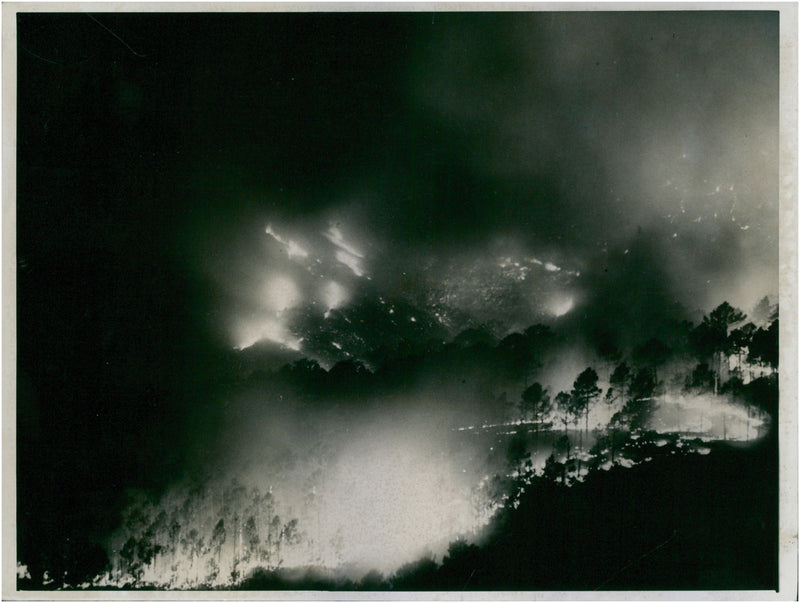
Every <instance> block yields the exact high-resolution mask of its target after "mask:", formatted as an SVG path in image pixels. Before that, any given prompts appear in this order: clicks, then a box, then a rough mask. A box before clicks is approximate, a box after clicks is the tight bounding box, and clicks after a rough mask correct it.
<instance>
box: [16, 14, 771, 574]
mask: <svg viewBox="0 0 800 603" xmlns="http://www.w3.org/2000/svg"><path fill="white" fill-rule="evenodd" d="M778 26H779V23H778V13H775V12H757V13H755V12H678V13H661V12H642V13H611V12H607V13H606V12H601V13H586V12H574V13H547V12H545V13H436V14H433V13H380V14H366V13H338V14H333V13H328V14H314V13H309V14H303V13H297V14H118V13H115V14H100V13H98V14H91V15H89V14H82V13H75V14H26V13H24V12H23V13H20V14H19V15H18V16H17V34H18V40H17V41H18V45H17V69H18V83H17V112H18V121H17V142H18V144H17V198H16V207H17V230H16V235H17V262H18V264H17V329H18V331H17V333H18V337H17V354H18V362H17V374H18V379H17V388H18V398H17V441H18V450H17V459H18V461H17V478H18V481H17V487H18V490H17V494H18V499H17V500H18V521H19V547H20V556H21V557H22V556H24V555H29V556H31V558H32V557H33V555H32V554H31V552H32V551H37V552H42V551H43V553H42V554H43V555H44V557H45V558H46V559H54V558H61V557H63V556H64V554H65V553H64V551H68V552H69V551H72V550H73V548H74V549H76V550H77V549H81V550H89V549H90V545H92V546H94V545H101V544H102V543H103V542H104V539H105V538H107V536H108V535H109V534H110V533H111V532H112V531H113V530H114V529H115V528H116V527H117V524H118V521H119V513H120V510H121V509H122V507H123V506H124V504H125V492H126V490H128V489H131V488H137V489H143V490H147V491H150V492H154V493H158V492H161V491H163V490H164V489H166V488H167V487H169V486H170V485H171V484H173V483H176V482H177V481H178V480H180V479H182V478H184V477H185V476H186V475H190V474H194V473H197V472H202V471H204V470H206V469H207V467H208V466H209V464H210V465H215V464H217V465H219V464H220V463H222V461H219V454H218V452H217V451H218V450H219V449H220V448H225V444H224V442H225V437H227V436H226V435H225V433H223V431H222V430H221V429H219V425H220V417H223V416H224V415H225V413H226V408H228V407H227V406H226V404H228V403H227V402H225V400H227V396H228V393H227V392H228V390H227V389H226V388H227V385H226V384H228V383H229V381H230V380H231V379H233V378H234V377H235V376H237V375H240V374H241V372H242V371H247V370H252V369H253V368H254V367H255V368H259V367H260V368H263V369H265V370H266V369H269V370H271V369H273V368H277V367H278V366H280V365H281V364H282V363H284V362H288V361H294V360H297V359H299V358H303V357H307V358H311V359H313V360H315V361H317V362H319V363H320V365H321V366H323V367H324V368H326V369H328V368H330V367H331V366H333V365H334V364H335V363H336V362H338V361H341V360H345V359H348V358H350V359H358V360H361V361H363V362H365V364H366V365H367V366H368V367H370V361H371V359H372V360H373V361H374V356H370V353H371V352H372V351H373V350H374V349H375V348H378V347H379V346H380V345H381V344H385V345H388V346H390V347H391V346H397V345H400V344H401V343H404V344H408V342H412V343H413V342H423V341H428V340H431V339H436V340H440V341H450V340H452V339H453V338H454V337H455V336H456V335H457V334H458V333H459V332H461V331H463V330H465V329H467V328H474V327H478V326H481V327H482V328H486V329H487V330H489V331H490V332H491V333H492V335H493V336H494V337H496V338H498V339H500V338H502V337H504V336H506V335H507V334H508V333H510V332H513V331H521V330H523V329H525V328H527V327H528V326H530V325H531V324H534V323H537V322H544V323H548V322H549V323H553V322H554V321H555V322H558V324H559V325H560V328H561V329H562V330H563V331H564V332H566V333H569V334H571V335H569V337H571V338H572V339H571V340H570V341H574V342H575V345H576V346H577V345H583V344H584V343H586V341H585V340H587V339H589V340H591V338H592V337H593V334H596V333H598V332H603V333H609V332H610V333H613V334H614V337H615V338H616V340H617V341H618V343H619V344H620V345H634V344H636V343H638V342H639V340H640V339H643V338H644V337H645V336H646V335H651V334H652V335H658V336H661V337H668V334H669V330H670V329H671V328H673V326H674V325H675V324H677V321H680V320H683V319H692V320H696V319H697V318H698V317H699V316H702V314H703V313H706V312H708V311H709V310H710V309H711V308H713V307H715V306H716V305H717V304H719V303H721V302H722V301H724V300H727V301H729V302H730V303H732V304H733V305H736V306H738V307H741V308H742V309H744V310H746V311H749V310H750V309H752V308H753V306H754V305H755V304H756V302H757V301H758V300H759V299H761V298H762V297H764V296H765V295H771V296H773V298H774V296H775V295H776V294H777V288H778V273H777V268H778V31H779V30H778ZM590 343H591V342H589V343H587V345H589V344H590ZM409 345H410V344H409ZM259 363H261V364H259ZM243 367H244V368H243ZM248 412H250V411H248ZM248 416H252V415H248ZM262 435H263V434H262ZM259 437H262V436H259ZM234 456H235V455H234ZM226 458H227V457H226ZM226 462H228V461H226ZM70 547H73V548H70ZM87 555H88V553H87ZM83 562H85V563H90V562H89V561H82V563H83ZM43 563H47V561H44V562H43Z"/></svg>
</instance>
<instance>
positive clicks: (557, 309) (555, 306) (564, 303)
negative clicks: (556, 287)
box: [549, 297, 575, 317]
mask: <svg viewBox="0 0 800 603" xmlns="http://www.w3.org/2000/svg"><path fill="white" fill-rule="evenodd" d="M574 305H575V300H574V299H573V298H572V297H557V298H556V299H554V300H553V301H551V302H550V305H549V310H550V313H551V314H552V315H553V316H556V317H558V316H564V315H565V314H567V313H568V312H569V311H570V310H572V308H573V306H574Z"/></svg>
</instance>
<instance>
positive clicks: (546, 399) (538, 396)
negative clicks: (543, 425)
mask: <svg viewBox="0 0 800 603" xmlns="http://www.w3.org/2000/svg"><path fill="white" fill-rule="evenodd" d="M520 407H521V410H522V416H523V420H524V419H525V418H526V417H527V416H529V414H532V415H533V424H534V426H533V429H534V434H535V436H534V438H535V439H534V447H536V446H538V445H539V420H540V419H541V418H542V417H544V416H545V415H546V414H547V413H549V412H550V410H551V409H552V404H551V402H550V394H548V393H547V390H546V389H544V388H543V387H542V384H541V383H538V382H537V383H534V384H533V385H531V386H530V387H528V388H527V389H526V390H525V391H523V392H522V399H521V400H520Z"/></svg>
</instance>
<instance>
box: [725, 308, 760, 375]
mask: <svg viewBox="0 0 800 603" xmlns="http://www.w3.org/2000/svg"><path fill="white" fill-rule="evenodd" d="M755 332H756V325H754V324H753V323H752V322H748V323H747V324H745V325H743V326H741V327H739V328H738V329H734V330H733V331H731V333H730V335H729V336H728V348H729V349H730V350H731V352H732V353H733V354H735V355H736V367H737V370H738V371H739V376H740V377H742V378H743V377H744V375H743V370H742V354H743V353H744V351H745V350H748V349H749V348H750V344H751V342H752V340H753V334H754V333H755Z"/></svg>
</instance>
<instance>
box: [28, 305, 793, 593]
mask: <svg viewBox="0 0 800 603" xmlns="http://www.w3.org/2000/svg"><path fill="white" fill-rule="evenodd" d="M679 327H680V328H679V329H678V328H676V329H675V331H674V332H673V333H672V334H671V335H672V337H671V338H670V340H669V343H666V342H664V341H662V340H660V339H656V338H650V339H648V340H646V341H644V342H642V343H641V344H639V345H637V346H633V347H632V349H629V350H628V349H626V350H623V349H619V348H618V347H617V346H616V345H615V344H614V342H613V341H612V340H610V339H609V338H608V337H600V338H597V340H596V341H597V345H596V346H595V349H594V350H592V352H591V355H592V357H594V358H595V362H594V364H593V366H589V367H587V368H585V369H583V370H581V371H580V372H578V373H577V374H576V375H574V379H573V382H572V387H571V388H569V389H563V390H559V391H557V392H555V391H553V390H551V386H550V384H549V383H548V382H547V381H546V378H547V376H548V374H553V370H554V369H553V367H554V366H558V363H559V358H561V356H562V355H563V354H564V351H565V350H566V349H568V348H569V347H570V346H572V345H574V342H572V341H568V340H566V339H565V338H564V336H563V335H562V334H560V333H559V331H558V329H557V328H556V329H552V328H550V327H548V326H545V325H541V324H538V325H534V326H532V327H530V328H529V329H526V330H525V331H524V332H522V333H512V334H510V335H507V336H506V337H504V338H502V339H500V340H499V341H498V340H497V339H495V338H494V337H493V335H492V334H491V332H490V331H489V330H488V329H481V328H472V329H469V330H467V331H464V332H462V333H461V334H460V335H458V336H457V337H456V338H455V339H454V340H453V341H452V342H449V343H442V342H434V341H429V342H428V343H426V344H424V345H421V344H420V345H418V346H416V347H415V348H412V347H410V346H409V345H401V346H398V347H397V348H395V349H393V350H389V349H387V348H385V347H384V348H381V349H378V350H375V352H374V353H373V354H372V355H371V357H370V358H369V360H368V362H369V363H370V367H368V366H367V364H366V363H362V362H359V361H356V360H348V361H343V362H340V363H337V364H336V365H334V366H333V367H332V368H331V369H330V370H327V371H326V370H324V369H323V368H321V367H320V366H319V365H318V364H317V363H316V362H315V361H313V360H307V359H304V360H299V361H295V362H292V363H289V364H286V365H284V366H282V367H280V368H278V369H276V370H272V371H270V370H266V371H265V370H258V369H254V368H253V366H254V364H253V363H254V362H255V366H257V360H256V361H254V360H253V359H252V358H251V359H250V361H249V362H244V358H243V355H244V352H237V355H238V356H239V358H238V360H237V361H236V366H237V367H239V368H238V369H237V370H238V371H239V372H238V374H237V373H236V372H235V371H233V372H228V373H227V376H225V377H224V379H223V382H222V383H221V384H220V385H219V387H220V389H221V390H223V391H227V392H228V393H229V395H230V396H231V397H234V398H235V397H236V396H237V394H241V392H251V393H252V392H256V393H255V397H256V398H257V399H259V400H261V399H262V398H264V399H266V398H268V397H269V396H272V397H273V398H274V399H276V400H280V401H281V404H282V405H283V406H287V405H294V406H295V409H294V412H295V413H296V415H297V416H304V414H306V413H310V412H316V410H315V409H319V408H324V409H327V410H328V412H331V413H334V414H337V415H340V416H341V417H342V422H344V423H346V422H347V421H348V420H349V419H350V418H352V417H354V416H357V414H355V413H359V412H361V408H362V407H363V406H365V405H367V406H368V405H370V404H373V405H377V406H376V407H377V408H378V409H379V410H380V411H381V412H384V411H385V407H383V406H381V405H380V404H381V403H379V402H375V400H376V399H380V398H382V397H383V398H385V397H387V396H388V397H392V396H398V395H401V394H402V393H403V392H408V391H411V390H412V389H413V388H412V386H411V385H410V384H417V383H419V382H420V380H422V379H423V377H425V378H427V379H430V378H431V375H433V376H434V381H437V382H439V383H440V384H441V383H444V382H448V383H450V382H454V383H456V384H457V385H458V386H459V387H460V388H461V389H460V390H459V391H462V392H463V391H467V390H477V392H473V393H475V395H476V399H477V400H478V403H477V407H478V408H480V409H481V410H480V412H479V414H473V415H472V416H473V417H475V418H478V419H479V420H478V421H473V424H471V425H467V424H462V425H460V426H458V427H455V428H453V429H452V430H451V431H456V432H459V434H463V437H467V436H469V435H470V434H472V435H473V436H476V435H477V436H480V437H483V438H484V439H485V442H487V443H489V442H490V443H492V444H493V445H492V446H491V450H492V451H493V452H491V453H489V454H488V456H486V457H482V458H481V459H480V460H479V461H476V463H477V464H478V465H479V472H483V473H485V475H483V478H482V479H481V480H480V481H479V482H478V483H475V484H473V487H472V490H471V491H470V492H469V493H468V498H469V500H470V504H471V505H472V507H473V508H472V509H471V510H470V511H471V515H469V517H470V521H469V522H467V523H465V524H463V525H456V524H455V523H454V525H450V526H448V530H449V531H446V532H443V533H445V534H451V535H453V536H454V538H453V539H452V540H451V541H450V543H449V544H448V545H447V546H446V547H444V548H442V549H441V552H439V553H434V552H432V551H431V552H429V553H428V554H426V555H423V556H422V557H421V558H419V559H418V560H417V561H408V562H406V563H404V564H402V565H401V566H400V567H399V568H394V569H393V570H386V569H385V568H382V569H383V571H379V570H378V569H376V568H374V567H373V568H369V567H365V566H363V564H360V565H359V564H354V563H352V561H351V560H348V556H347V546H348V543H347V541H346V539H345V536H344V535H343V534H342V533H341V527H340V528H339V532H324V530H321V529H320V527H319V522H320V519H319V518H320V514H321V513H324V509H325V507H326V505H327V504H329V502H330V501H328V500H326V499H325V498H324V495H323V494H322V491H323V488H322V487H321V483H322V479H323V476H324V475H325V473H326V472H329V471H330V470H331V466H330V465H328V464H327V463H328V461H329V458H330V457H331V456H332V455H333V454H335V447H336V444H335V443H333V440H330V441H329V440H326V435H325V434H324V433H323V434H321V435H320V432H318V436H317V437H318V439H319V441H318V442H316V443H315V446H313V447H310V448H309V449H307V450H305V451H304V452H303V453H300V454H299V455H296V456H295V457H293V458H292V459H289V460H287V459H283V460H281V461H274V463H275V464H277V463H278V462H280V463H283V464H284V465H285V466H286V467H285V469H282V471H285V472H286V473H289V474H291V473H292V471H296V472H297V473H295V477H293V478H292V479H291V480H288V481H287V479H286V477H285V475H284V476H283V477H282V476H281V475H282V474H278V473H272V474H270V475H273V476H275V477H274V478H270V479H274V482H268V485H266V487H264V488H263V489H261V488H260V487H259V486H258V485H253V484H254V483H256V482H253V481H252V480H251V481H250V482H249V483H248V481H246V478H244V481H241V480H240V479H239V478H237V477H236V472H235V471H234V472H232V475H233V477H230V476H229V475H228V473H226V472H225V471H224V470H220V473H219V474H218V475H216V476H212V475H211V474H208V473H206V474H203V475H197V476H195V477H194V478H192V479H189V480H187V481H185V482H184V483H183V484H182V485H181V486H180V487H176V488H172V489H171V490H169V491H167V492H166V493H165V494H163V495H154V494H148V493H147V492H146V491H131V492H130V494H129V501H128V503H127V505H126V507H125V511H124V513H123V516H122V517H121V521H120V525H119V527H118V529H117V530H116V532H115V533H114V535H113V536H112V538H111V539H110V540H109V541H107V542H105V543H103V546H102V548H99V547H97V546H95V547H91V548H87V549H85V550H83V551H80V552H78V551H74V550H73V551H70V552H69V553H67V554H64V556H63V557H62V558H61V559H52V558H51V559H37V558H36V555H35V552H34V551H23V555H22V557H21V559H22V560H23V564H22V565H20V566H19V567H20V570H19V587H20V588H23V589H24V588H42V587H45V588H70V587H82V588H87V587H89V588H91V587H94V588H177V589H186V588H189V589H207V588H242V589H271V588H312V589H313V588H324V589H395V590H436V589H444V590H460V589H479V590H492V589H500V590H505V589H515V590H519V589H522V590H550V589H558V590H561V589H578V590H584V589H596V588H599V589H639V588H643V589H648V588H656V589H665V588H685V589H706V588H725V589H729V588H751V589H752V588H760V589H763V588H775V587H776V580H777V578H776V576H777V573H776V572H777V569H776V568H777V500H778V498H777V488H778V481H777V466H778V465H777V430H776V429H775V428H774V426H775V424H776V422H777V420H778V375H777V367H778V339H777V334H778V313H777V307H776V306H773V305H771V304H770V303H769V300H768V299H767V298H764V300H762V302H760V303H759V305H758V306H757V307H756V308H755V309H754V310H753V311H752V315H751V316H750V317H748V316H746V315H745V313H744V312H742V311H741V310H739V309H736V308H734V307H732V306H730V305H729V304H728V303H723V304H721V305H719V306H718V307H717V308H715V309H714V310H713V311H712V312H710V313H709V314H708V315H706V316H704V317H703V319H702V320H701V321H700V322H699V324H696V325H693V324H691V323H689V322H683V323H681V324H680V325H679ZM468 379H469V381H468ZM534 379H538V380H534ZM415 387H416V386H415ZM448 391H451V390H448ZM509 392H513V393H511V394H510V393H509ZM465 403H466V402H465ZM257 408H260V409H261V411H260V412H263V413H267V414H268V413H269V408H270V407H269V406H268V405H266V404H265V405H264V406H261V402H259V403H258V404H257ZM241 410H242V409H241V408H238V411H241ZM221 412H222V413H224V412H232V413H236V412H237V407H236V406H231V407H228V408H227V409H226V410H224V411H221ZM221 417H222V415H221ZM398 429H402V427H398ZM481 434H483V435H481ZM442 437H445V435H442ZM476 441H480V442H481V443H480V444H479V445H476V444H470V445H469V446H468V447H472V448H476V447H480V446H483V443H484V440H476ZM265 445H267V446H269V443H268V442H267V443H265ZM386 446H391V443H390V442H388V441H387V443H386ZM326 447H327V448H326ZM483 447H484V448H486V447H487V446H483ZM479 456H480V455H479ZM276 458H277V457H276ZM476 458H477V457H476ZM270 462H271V463H272V462H273V461H270ZM470 462H471V461H470ZM298 466H302V467H303V468H304V470H306V469H308V468H309V467H311V469H310V470H308V471H306V472H305V473H300V472H299V470H298V469H297V467H298ZM301 476H302V477H301ZM412 478H413V476H412ZM386 479H388V480H392V479H399V478H398V476H392V475H387V476H386ZM420 479H421V477H420ZM262 483H264V482H262ZM438 483H439V486H438V487H440V488H444V487H445V486H444V485H442V484H445V482H442V481H441V480H440V481H439V482H438ZM287 484H292V487H293V488H294V489H296V490H297V492H295V493H294V494H293V495H292V496H293V497H294V498H293V500H295V501H301V500H302V502H300V503H298V504H299V508H298V506H297V505H295V506H294V508H292V505H291V504H287V502H286V500H284V499H285V498H286V497H287V496H288V493H287V492H286V491H282V488H285V487H286V485H287ZM744 484H746V487H743V485H744ZM273 486H274V487H273ZM462 495H463V492H462V493H456V492H455V491H453V492H452V493H444V494H443V496H444V498H442V499H439V500H444V501H447V500H448V497H450V498H452V499H454V500H455V499H456V498H458V497H459V496H462ZM447 513H449V511H447V510H442V514H445V515H446V514H447ZM315 517H316V519H315ZM478 517H479V519H476V518H478ZM315 521H316V524H317V525H316V526H315V525H314V522H315Z"/></svg>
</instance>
